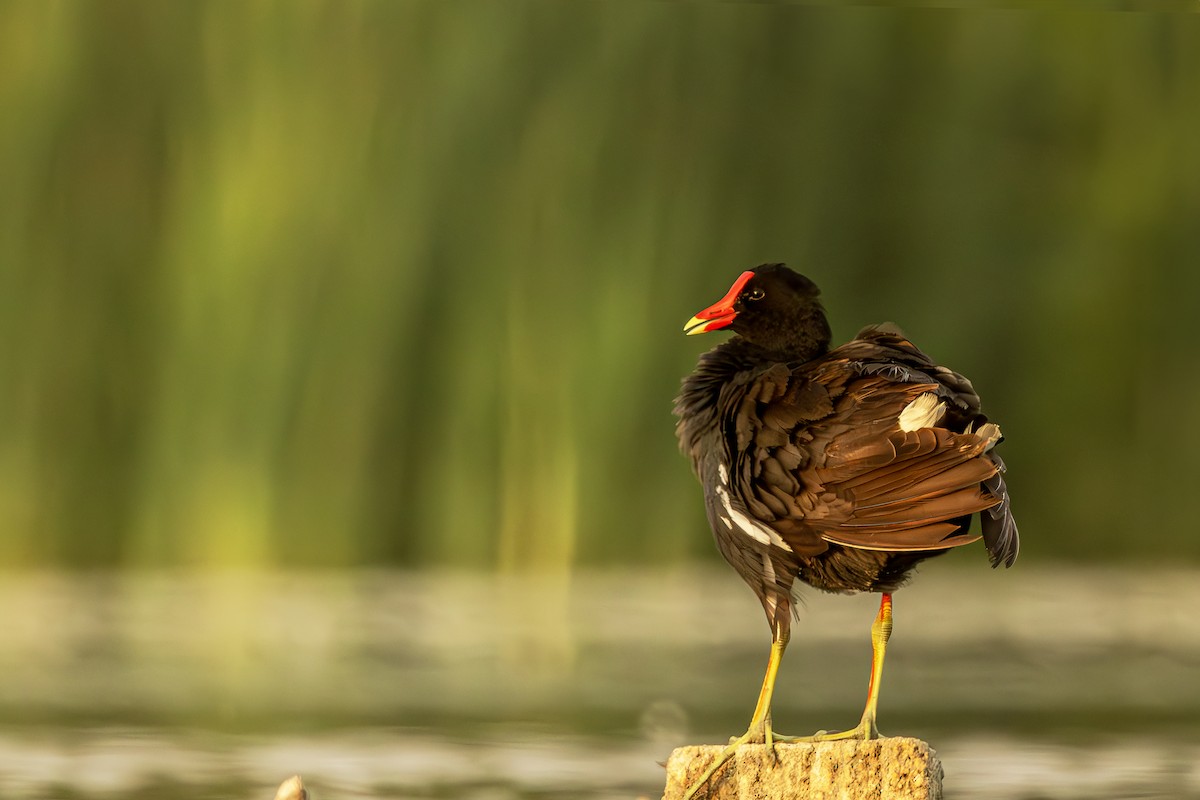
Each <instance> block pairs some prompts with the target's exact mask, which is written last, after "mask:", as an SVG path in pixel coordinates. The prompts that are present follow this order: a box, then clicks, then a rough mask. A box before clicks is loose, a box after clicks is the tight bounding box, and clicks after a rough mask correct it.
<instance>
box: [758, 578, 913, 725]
mask: <svg viewBox="0 0 1200 800" xmlns="http://www.w3.org/2000/svg"><path fill="white" fill-rule="evenodd" d="M891 635H892V596H891V595H890V594H884V595H883V597H882V598H881V599H880V601H879V613H878V614H876V615H875V622H874V624H873V625H871V684H870V686H869V687H868V688H867V706H866V708H864V709H863V714H862V719H860V720H859V721H858V727H856V728H852V729H851V730H848V731H838V732H835V733H826V732H824V731H821V732H820V733H817V734H815V735H813V736H803V737H799V738H791V737H776V738H778V739H780V740H781V741H789V742H829V741H833V740H835V739H878V738H879V728H878V727H877V726H876V725H875V712H876V709H877V708H878V706H879V682H880V681H881V680H882V679H883V656H884V654H885V653H886V651H887V643H888V638H889V637H890V636H891Z"/></svg>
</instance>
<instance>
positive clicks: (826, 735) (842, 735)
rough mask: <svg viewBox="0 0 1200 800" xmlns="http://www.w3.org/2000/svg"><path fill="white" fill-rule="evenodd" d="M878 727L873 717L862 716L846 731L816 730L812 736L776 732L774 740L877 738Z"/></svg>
mask: <svg viewBox="0 0 1200 800" xmlns="http://www.w3.org/2000/svg"><path fill="white" fill-rule="evenodd" d="M878 738H879V728H877V727H876V726H875V719H874V718H873V717H863V718H862V719H861V720H859V723H858V726H857V727H854V728H851V729H850V730H848V731H832V732H831V731H817V732H816V733H814V734H813V735H812V736H781V735H779V734H776V736H775V740H776V741H779V742H788V743H789V744H790V743H793V742H836V741H843V740H847V739H859V740H861V741H867V740H868V739H878Z"/></svg>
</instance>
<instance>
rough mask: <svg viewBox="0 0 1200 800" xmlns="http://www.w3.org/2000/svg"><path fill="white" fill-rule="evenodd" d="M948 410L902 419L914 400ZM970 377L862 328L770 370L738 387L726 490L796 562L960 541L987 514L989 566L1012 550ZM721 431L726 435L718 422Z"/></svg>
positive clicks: (997, 469) (895, 338) (884, 332)
mask: <svg viewBox="0 0 1200 800" xmlns="http://www.w3.org/2000/svg"><path fill="white" fill-rule="evenodd" d="M926 394H930V395H933V396H934V397H935V398H936V400H931V402H930V405H933V404H935V403H941V404H944V407H945V411H944V413H942V414H941V415H940V418H938V419H937V420H936V421H933V420H932V419H930V420H928V422H929V424H928V425H923V424H918V425H915V426H914V424H913V422H912V420H906V425H905V426H904V427H909V428H913V429H911V430H904V429H903V427H902V426H901V423H900V417H901V414H902V413H903V412H904V411H905V409H906V408H908V407H909V405H910V404H911V403H913V402H914V401H915V400H917V398H919V397H921V396H922V395H926ZM985 423H986V418H985V417H983V416H982V414H980V412H979V397H978V396H977V395H976V394H975V391H974V389H973V388H972V387H971V384H970V382H969V381H967V380H966V379H965V378H963V377H962V376H961V375H958V374H957V373H954V372H952V371H951V370H949V369H946V368H945V367H939V366H938V365H936V364H934V363H933V362H932V361H931V360H930V359H929V358H928V357H927V356H926V355H925V354H924V353H922V352H921V351H920V350H918V349H917V348H916V347H915V346H913V345H912V343H911V342H909V341H908V340H907V339H905V338H904V337H903V334H901V333H899V331H896V330H895V329H894V328H890V327H885V326H881V327H877V328H868V329H866V330H864V331H862V332H861V333H860V334H859V336H858V337H857V338H855V339H854V340H853V341H851V342H850V343H848V344H846V345H843V346H842V347H839V348H837V349H836V350H833V351H831V352H830V353H829V354H828V355H827V356H826V357H824V358H822V359H820V360H818V361H816V362H811V363H808V364H804V365H800V366H798V367H795V368H791V367H789V366H787V365H783V364H777V365H775V366H774V367H773V368H771V369H770V370H768V371H766V372H765V373H763V374H761V375H759V376H758V377H757V378H756V380H755V381H754V382H753V383H752V384H751V385H749V386H747V387H746V391H745V393H744V395H743V396H742V400H741V403H740V404H739V407H738V409H737V413H736V414H732V415H731V416H730V418H729V419H728V421H727V424H729V425H733V426H735V430H734V431H732V433H733V435H732V436H731V441H730V442H729V444H730V450H731V455H732V456H734V458H733V459H732V461H733V463H734V469H733V473H734V475H735V479H734V481H733V482H732V483H733V486H734V488H735V490H736V491H737V492H738V494H739V495H740V498H741V499H742V501H743V503H744V504H745V506H746V507H747V509H748V510H749V512H750V513H751V514H753V515H754V516H755V517H757V518H758V519H759V520H761V521H762V522H764V523H766V524H767V525H769V526H770V527H771V528H773V529H774V530H776V531H777V532H778V533H779V534H780V536H781V537H782V538H783V540H784V541H785V542H786V543H787V544H788V545H789V546H790V547H792V549H793V550H794V551H795V552H796V553H797V554H802V555H803V554H815V553H819V552H821V551H822V550H824V549H825V548H826V547H827V546H828V544H830V543H835V544H839V545H842V546H846V547H855V548H863V549H870V550H884V551H894V552H902V551H914V550H936V549H944V548H949V547H955V546H958V545H961V544H967V543H969V542H972V541H975V540H976V539H978V538H979V535H975V534H970V533H968V532H967V530H968V525H967V523H968V521H969V517H970V515H971V514H975V513H978V512H984V514H983V533H982V535H983V536H984V538H985V544H987V546H988V550H989V552H990V553H991V554H992V560H993V564H997V563H1000V562H1005V563H1012V560H1013V559H1014V558H1015V557H1016V551H1017V531H1016V525H1015V523H1013V521H1012V515H1011V510H1010V508H1009V504H1008V496H1007V490H1006V488H1005V487H1004V483H1003V478H1002V475H1001V470H1002V469H1003V465H1002V462H1000V460H999V459H998V458H997V457H995V456H993V455H992V454H991V453H990V452H989V451H990V449H991V447H992V445H994V444H995V443H996V441H997V439H998V437H999V431H998V429H997V428H996V427H995V426H993V425H985ZM727 430H729V428H728V427H727Z"/></svg>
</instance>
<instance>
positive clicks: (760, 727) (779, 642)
mask: <svg viewBox="0 0 1200 800" xmlns="http://www.w3.org/2000/svg"><path fill="white" fill-rule="evenodd" d="M771 633H772V635H771V657H770V660H768V661H767V673H766V675H764V676H763V684H762V689H760V690H759V692H758V703H757V704H756V705H755V706H754V716H752V717H751V718H750V727H749V728H747V729H746V732H745V733H744V734H742V735H741V736H737V737H734V738H732V739H730V740H729V746H728V747H726V748H725V749H724V750H722V751H721V754H720V755H718V756H717V757H716V758H715V759H714V760H713V763H712V764H710V765H709V767H708V769H706V770H705V771H704V774H703V775H701V776H700V777H699V778H697V779H696V782H695V783H693V784H692V785H691V786H690V787H688V790H687V792H685V793H684V795H683V800H691V798H692V797H694V796H695V795H696V792H698V791H700V788H701V787H703V786H704V784H706V783H708V779H709V778H711V777H712V776H713V775H714V774H716V772H717V770H719V769H720V768H721V766H722V765H723V764H724V763H725V762H726V761H728V760H729V759H731V758H732V757H733V754H734V753H735V752H737V749H738V748H739V747H741V746H742V745H744V744H757V743H759V742H763V743H765V744H767V745H773V744H774V743H775V739H776V738H788V737H776V736H774V734H773V732H772V730H771V696H772V695H773V694H774V693H775V676H776V675H778V674H779V662H780V661H782V660H783V651H784V650H786V649H787V644H788V639H789V638H790V636H791V633H790V632H789V631H788V629H787V626H786V624H780V623H776V624H775V627H774V629H773V630H772V632H771Z"/></svg>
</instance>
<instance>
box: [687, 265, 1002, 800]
mask: <svg viewBox="0 0 1200 800" xmlns="http://www.w3.org/2000/svg"><path fill="white" fill-rule="evenodd" d="M818 295H819V290H818V289H817V287H816V285H815V284H814V283H813V282H812V281H810V280H809V279H808V278H806V277H804V276H803V275H800V274H798V273H796V272H793V271H792V270H790V269H788V268H787V267H786V266H784V265H783V264H764V265H762V266H760V267H756V268H754V269H752V270H749V271H747V272H743V273H742V274H741V275H740V276H739V277H738V279H737V280H736V281H734V283H733V286H732V287H731V288H730V289H729V291H728V292H727V293H726V295H725V296H724V297H722V298H721V299H720V300H718V301H717V302H716V303H715V304H714V305H711V306H709V307H708V308H706V309H704V310H703V311H701V312H700V313H699V314H697V315H696V316H694V317H692V319H690V320H689V321H688V323H687V325H686V326H685V330H686V331H687V333H688V334H689V335H690V334H697V333H707V332H710V331H716V330H722V329H728V330H730V331H732V332H733V333H734V334H736V335H735V336H733V338H731V339H729V340H728V341H726V342H724V343H722V344H719V345H717V346H716V347H715V348H713V349H712V350H710V351H708V352H707V353H705V354H704V355H703V356H701V357H700V361H699V363H698V364H697V366H696V369H695V371H693V372H692V374H691V375H689V376H688V377H687V378H686V379H685V380H684V382H683V388H682V390H681V391H680V393H679V397H678V398H676V401H675V415H676V416H677V417H678V418H679V421H678V424H677V425H676V428H675V430H676V434H677V435H678V437H679V442H680V446H681V448H682V449H683V451H684V453H686V454H687V455H688V456H689V457H690V458H691V461H692V466H693V468H694V469H695V471H696V475H697V476H698V477H699V479H700V483H701V484H702V485H703V487H704V501H705V506H706V508H707V510H708V521H709V524H710V525H711V526H712V531H713V535H714V536H715V537H716V541H717V547H718V548H719V549H720V551H721V554H722V555H724V556H725V559H726V560H727V561H728V562H729V563H730V564H731V565H733V568H734V569H735V570H737V572H738V574H739V575H741V576H742V579H743V580H745V581H746V583H748V584H749V585H750V588H751V589H753V590H754V593H755V594H756V595H757V596H758V599H759V600H760V601H761V602H762V607H763V611H764V612H766V615H767V622H768V623H769V624H770V626H771V634H772V639H771V655H770V660H769V661H768V662H767V671H766V676H765V678H764V679H763V684H762V690H761V691H760V692H759V696H758V704H757V705H756V706H755V709H754V715H753V716H752V717H751V719H750V727H749V729H748V730H747V731H746V733H745V734H743V735H742V736H739V737H737V738H735V739H732V740H731V743H730V745H729V747H728V748H727V749H726V750H725V751H724V752H723V754H722V755H721V756H720V757H719V758H718V759H717V760H716V762H715V763H714V764H712V766H711V767H710V768H709V769H708V771H707V772H706V773H705V774H704V775H703V776H702V777H701V778H700V779H699V780H698V781H696V783H695V784H694V785H693V786H692V787H691V788H690V789H689V791H688V793H687V795H686V796H687V797H691V796H692V795H694V794H695V793H696V791H698V790H699V789H700V787H702V786H703V785H704V784H705V783H706V782H707V781H708V779H709V778H710V777H711V776H712V774H713V773H714V772H716V770H717V769H719V768H720V766H721V764H723V763H724V762H725V761H726V760H728V759H729V757H730V756H732V754H733V752H734V751H735V750H736V749H737V747H738V746H739V745H741V744H744V743H747V742H765V743H767V744H771V743H773V742H774V741H825V740H831V739H872V738H876V737H877V736H878V735H879V731H878V728H877V727H876V724H875V709H876V704H877V702H878V698H879V680H880V677H881V675H882V673H883V657H884V650H885V647H886V645H887V640H888V637H889V635H890V633H891V628H892V592H894V591H895V590H896V589H897V588H899V587H900V586H901V585H902V584H904V582H905V581H906V579H907V578H908V576H909V573H910V572H911V571H912V569H913V567H915V566H916V565H917V564H918V563H919V562H921V561H923V560H924V559H927V558H930V557H932V556H936V555H939V554H941V553H944V552H945V551H946V550H948V549H949V548H952V547H958V546H960V545H965V544H970V543H971V542H974V541H976V540H977V539H979V538H980V537H982V538H983V543H984V546H985V547H986V548H987V551H988V554H989V555H990V556H991V562H992V566H993V567H996V566H999V565H1000V564H1003V565H1004V566H1006V567H1007V566H1011V565H1012V563H1013V561H1014V560H1015V559H1016V557H1017V549H1018V536H1017V526H1016V523H1015V522H1014V521H1013V516H1012V510H1011V508H1010V504H1009V497H1008V489H1007V487H1006V486H1005V484H1004V478H1003V473H1004V463H1003V462H1002V461H1001V460H1000V457H999V456H998V455H996V453H995V451H994V450H993V448H994V447H995V446H996V444H998V443H999V442H1000V441H1001V436H1000V428H999V427H998V426H997V425H995V424H994V423H991V422H988V420H987V418H986V417H985V416H984V415H983V414H982V413H981V411H980V404H979V395H977V394H976V393H975V390H974V388H972V386H971V382H970V381H968V380H967V379H966V378H964V377H963V376H962V375H959V374H958V373H956V372H954V371H952V370H950V369H948V368H946V367H943V366H939V365H938V364H937V363H935V362H934V361H933V360H932V359H930V358H929V357H928V356H927V355H925V354H924V353H923V352H921V351H920V350H918V349H917V347H916V346H915V345H914V344H913V343H912V342H910V341H909V340H908V339H907V338H906V337H905V336H904V334H903V333H902V332H901V331H900V330H899V329H898V328H896V327H894V326H892V325H890V324H883V325H874V326H870V327H867V328H864V329H863V330H862V331H860V332H859V334H858V335H857V336H856V337H854V339H853V340H851V341H850V342H848V343H846V344H844V345H842V346H840V347H837V348H834V349H832V350H830V349H829V340H830V329H829V323H828V321H827V320H826V317H825V311H824V309H823V308H822V307H821V303H820V301H819V300H818V299H817V298H818ZM975 514H979V517H980V525H979V531H980V532H979V533H972V532H971V529H970V528H971V519H972V517H973V515H975ZM797 579H799V580H800V581H803V582H804V583H807V584H808V585H810V586H813V587H815V588H817V589H821V590H823V591H827V592H841V593H851V592H879V593H880V594H881V595H882V597H881V602H880V606H879V613H878V615H877V616H876V618H875V622H874V624H873V625H872V627H871V641H872V651H873V652H872V663H871V682H870V687H869V689H868V692H867V703H866V708H865V709H864V711H863V714H862V718H861V719H860V720H859V723H858V725H857V727H855V728H852V729H850V730H847V731H841V732H835V733H827V732H824V731H822V732H820V733H817V734H815V735H813V736H807V737H786V736H781V735H779V734H777V733H775V732H774V731H773V730H772V728H771V695H772V692H773V690H774V685H775V676H776V673H777V672H778V669H779V663H780V660H781V658H782V657H783V651H784V648H786V647H787V643H788V638H789V635H790V630H791V623H792V613H793V612H792V609H793V603H794V599H793V595H792V589H793V584H794V582H795V581H796V580H797Z"/></svg>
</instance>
